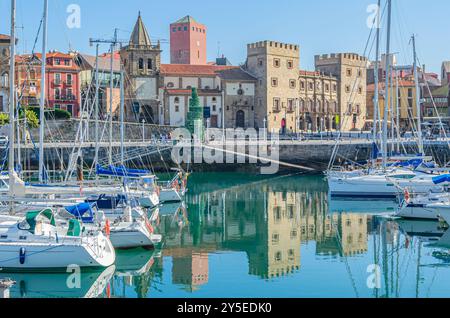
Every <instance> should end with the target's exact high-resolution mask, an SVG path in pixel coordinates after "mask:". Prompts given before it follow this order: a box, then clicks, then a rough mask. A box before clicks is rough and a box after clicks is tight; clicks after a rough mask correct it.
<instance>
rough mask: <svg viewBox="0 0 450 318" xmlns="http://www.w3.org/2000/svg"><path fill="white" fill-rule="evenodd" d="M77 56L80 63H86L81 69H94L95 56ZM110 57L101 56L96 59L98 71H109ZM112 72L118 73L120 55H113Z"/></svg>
mask: <svg viewBox="0 0 450 318" xmlns="http://www.w3.org/2000/svg"><path fill="white" fill-rule="evenodd" d="M79 56H80V57H81V59H82V61H81V62H82V63H83V64H84V63H87V65H81V67H82V68H85V67H86V66H87V67H89V68H92V69H95V56H93V55H87V54H79ZM110 56H111V54H103V55H101V56H99V57H98V69H99V70H100V71H109V70H110V68H111V63H110ZM113 71H114V72H120V55H118V54H114V59H113Z"/></svg>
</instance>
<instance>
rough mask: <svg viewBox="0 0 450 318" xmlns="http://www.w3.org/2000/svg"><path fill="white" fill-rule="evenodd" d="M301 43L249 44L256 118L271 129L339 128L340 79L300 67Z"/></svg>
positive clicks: (259, 122)
mask: <svg viewBox="0 0 450 318" xmlns="http://www.w3.org/2000/svg"><path fill="white" fill-rule="evenodd" d="M299 64H300V49H299V46H298V45H293V44H285V43H279V42H274V41H264V42H257V43H252V44H249V45H248V46H247V62H246V65H245V67H246V69H247V70H248V72H249V73H251V74H252V75H254V76H255V77H256V78H257V79H258V81H257V87H256V111H255V122H256V124H257V126H258V127H259V128H263V127H266V128H267V129H268V130H269V131H270V132H275V133H278V132H282V131H283V129H282V126H283V124H285V132H286V133H298V132H305V131H331V130H336V129H337V125H336V124H335V123H336V122H337V120H338V117H339V107H338V103H339V99H338V96H339V94H338V81H337V78H336V77H335V76H331V75H327V74H324V73H322V72H318V71H313V72H309V71H303V70H299Z"/></svg>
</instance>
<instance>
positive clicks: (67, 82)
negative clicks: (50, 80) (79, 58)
mask: <svg viewBox="0 0 450 318" xmlns="http://www.w3.org/2000/svg"><path fill="white" fill-rule="evenodd" d="M64 84H65V85H66V86H72V85H73V81H64Z"/></svg>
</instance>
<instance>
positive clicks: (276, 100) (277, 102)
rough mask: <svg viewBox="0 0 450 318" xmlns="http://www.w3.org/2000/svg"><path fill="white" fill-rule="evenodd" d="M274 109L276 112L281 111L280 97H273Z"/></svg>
mask: <svg viewBox="0 0 450 318" xmlns="http://www.w3.org/2000/svg"><path fill="white" fill-rule="evenodd" d="M273 111H275V112H279V111H280V99H279V98H274V99H273Z"/></svg>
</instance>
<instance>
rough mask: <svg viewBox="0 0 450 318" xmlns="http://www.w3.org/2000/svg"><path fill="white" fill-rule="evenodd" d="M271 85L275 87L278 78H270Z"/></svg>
mask: <svg viewBox="0 0 450 318" xmlns="http://www.w3.org/2000/svg"><path fill="white" fill-rule="evenodd" d="M272 86H273V87H277V86H278V79H277V78H275V77H273V78H272Z"/></svg>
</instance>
